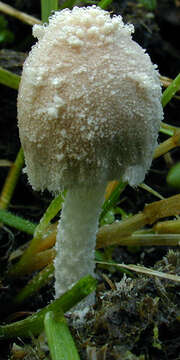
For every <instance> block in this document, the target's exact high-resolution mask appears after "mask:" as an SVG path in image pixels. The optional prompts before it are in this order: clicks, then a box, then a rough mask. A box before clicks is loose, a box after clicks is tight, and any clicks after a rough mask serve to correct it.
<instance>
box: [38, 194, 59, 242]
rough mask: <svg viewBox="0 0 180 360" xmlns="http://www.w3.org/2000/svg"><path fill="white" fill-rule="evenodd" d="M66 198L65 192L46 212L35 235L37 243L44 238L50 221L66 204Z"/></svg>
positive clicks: (54, 200)
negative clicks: (43, 235) (64, 203)
mask: <svg viewBox="0 0 180 360" xmlns="http://www.w3.org/2000/svg"><path fill="white" fill-rule="evenodd" d="M64 197H65V191H64V192H63V193H61V194H60V195H58V196H57V197H56V198H55V199H53V200H52V201H51V203H50V205H49V206H48V208H47V210H46V211H45V213H44V215H43V217H42V218H41V220H40V222H39V224H38V226H37V228H36V231H35V233H34V237H35V238H36V239H37V240H36V241H38V239H39V238H40V237H41V236H42V234H43V232H44V231H45V229H46V228H47V226H48V225H49V223H50V221H51V220H52V219H53V218H54V217H55V216H56V215H57V213H58V212H59V211H60V210H61V208H62V204H63V202H64Z"/></svg>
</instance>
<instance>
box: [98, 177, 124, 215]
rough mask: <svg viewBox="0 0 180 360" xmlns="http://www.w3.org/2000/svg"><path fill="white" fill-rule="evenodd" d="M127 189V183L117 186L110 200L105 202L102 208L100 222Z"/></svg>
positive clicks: (120, 183)
mask: <svg viewBox="0 0 180 360" xmlns="http://www.w3.org/2000/svg"><path fill="white" fill-rule="evenodd" d="M125 187H126V183H122V182H119V184H118V185H117V186H116V188H115V189H114V191H113V192H112V194H111V196H110V197H109V199H108V200H106V201H105V202H104V204H103V206H102V212H101V215H100V222H101V221H102V219H103V218H104V217H105V216H106V214H107V212H108V211H109V210H110V209H112V208H113V207H114V206H115V205H116V204H117V201H118V199H119V196H120V194H121V193H122V191H123V190H124V189H125Z"/></svg>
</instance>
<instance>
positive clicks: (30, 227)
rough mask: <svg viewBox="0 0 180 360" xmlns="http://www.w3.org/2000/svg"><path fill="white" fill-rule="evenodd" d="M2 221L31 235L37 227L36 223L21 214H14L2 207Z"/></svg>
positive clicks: (0, 219)
mask: <svg viewBox="0 0 180 360" xmlns="http://www.w3.org/2000/svg"><path fill="white" fill-rule="evenodd" d="M0 221H1V222H3V223H4V224H5V225H9V226H11V227H13V228H15V229H17V230H20V231H23V232H25V233H27V234H29V235H33V233H34V230H35V229H36V224H33V223H32V222H31V221H28V220H26V219H23V218H22V217H20V216H17V215H14V214H12V213H10V212H9V211H7V210H2V209H0Z"/></svg>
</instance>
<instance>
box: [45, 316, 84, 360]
mask: <svg viewBox="0 0 180 360" xmlns="http://www.w3.org/2000/svg"><path fill="white" fill-rule="evenodd" d="M44 327H45V333H46V336H47V341H48V345H49V350H50V354H51V358H52V360H61V359H62V360H80V357H79V355H78V352H77V349H76V346H75V343H74V340H73V338H72V335H71V333H70V331H69V328H68V326H67V323H66V319H65V317H64V314H63V311H62V314H60V315H59V316H55V314H54V313H53V312H52V311H48V312H47V313H46V315H45V318H44Z"/></svg>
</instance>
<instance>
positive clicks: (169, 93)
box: [161, 74, 180, 107]
mask: <svg viewBox="0 0 180 360" xmlns="http://www.w3.org/2000/svg"><path fill="white" fill-rule="evenodd" d="M179 90H180V74H179V75H177V76H176V78H175V79H174V80H173V81H172V83H171V84H170V85H169V86H168V88H167V89H166V90H164V92H163V94H162V99H161V102H162V106H163V107H165V106H166V105H167V104H168V102H169V101H170V100H171V99H172V97H173V96H174V95H175V93H176V92H177V91H179Z"/></svg>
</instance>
